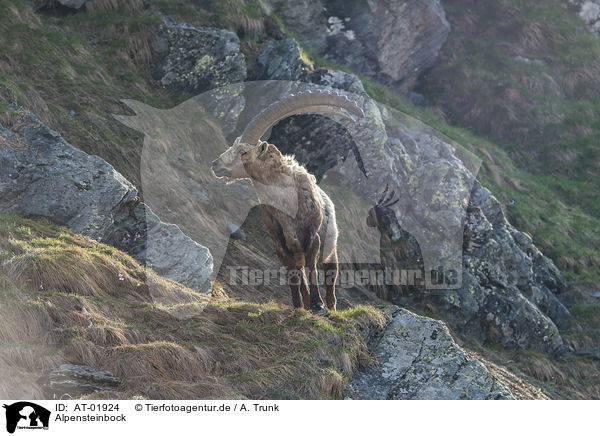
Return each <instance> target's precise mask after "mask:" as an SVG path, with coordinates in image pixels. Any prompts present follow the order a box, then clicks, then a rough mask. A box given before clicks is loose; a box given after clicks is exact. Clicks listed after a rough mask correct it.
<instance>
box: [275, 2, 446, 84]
mask: <svg viewBox="0 0 600 436" xmlns="http://www.w3.org/2000/svg"><path fill="white" fill-rule="evenodd" d="M270 2H271V4H272V6H273V9H274V12H275V13H276V14H277V15H278V16H279V17H280V18H281V19H282V20H283V21H284V23H285V26H286V28H289V30H290V31H292V32H293V33H294V35H296V36H297V37H298V38H299V41H300V43H301V44H302V45H305V46H306V47H308V48H309V49H311V50H312V51H314V52H317V53H319V54H321V55H324V56H325V57H326V58H328V59H331V60H333V61H336V62H339V63H341V64H344V65H347V66H349V67H350V68H352V69H353V71H355V72H357V73H360V74H364V75H366V76H369V77H373V78H376V79H378V80H380V81H382V82H384V83H387V84H390V85H404V84H410V83H412V81H413V80H414V79H415V78H416V77H417V76H418V75H419V74H420V73H421V72H422V71H423V70H425V69H427V68H428V67H430V66H431V65H433V62H434V61H435V59H436V57H437V55H438V52H439V50H440V48H441V47H442V45H443V44H444V42H445V41H446V38H447V36H448V33H449V31H450V25H449V24H448V22H447V20H446V16H445V13H444V9H443V8H442V6H441V4H440V2H439V0H397V1H390V0H372V1H367V0H305V1H302V2H297V1H290V0H270Z"/></svg>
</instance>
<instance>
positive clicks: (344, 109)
mask: <svg viewBox="0 0 600 436" xmlns="http://www.w3.org/2000/svg"><path fill="white" fill-rule="evenodd" d="M306 113H322V114H332V115H339V116H342V117H344V118H347V119H350V120H352V121H354V120H356V118H357V117H358V118H362V117H364V116H365V115H364V112H363V110H362V109H361V108H360V107H358V105H357V104H356V103H355V102H353V101H351V100H349V99H348V98H347V97H345V96H342V95H339V94H334V93H329V92H306V93H301V94H297V95H290V96H289V97H286V98H284V99H283V100H279V101H277V102H275V103H273V104H271V105H270V106H267V107H266V108H265V109H263V110H262V111H261V112H260V113H258V114H257V115H256V116H255V117H254V118H253V119H252V120H251V121H250V123H248V125H247V126H246V128H245V129H244V131H243V133H242V135H241V136H240V137H238V138H237V139H236V140H235V142H234V143H233V145H232V146H231V147H229V148H228V149H227V150H226V151H225V152H224V153H223V154H221V155H220V156H219V157H218V158H217V159H215V160H214V161H213V163H212V170H213V172H214V174H215V176H217V177H219V178H221V177H227V178H229V179H230V181H235V180H238V179H243V178H249V177H250V176H249V175H248V172H247V168H248V165H250V164H251V163H253V162H268V161H270V160H273V161H276V160H278V159H280V158H281V153H280V152H279V150H278V149H277V147H275V146H274V145H272V144H267V143H266V142H262V141H261V140H260V138H261V137H262V136H263V135H264V134H265V132H266V131H267V130H269V128H271V127H272V126H273V125H275V123H277V122H278V121H280V120H282V119H284V118H287V117H289V116H292V115H297V114H306Z"/></svg>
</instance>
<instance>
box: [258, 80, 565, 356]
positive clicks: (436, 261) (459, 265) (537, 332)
mask: <svg viewBox="0 0 600 436" xmlns="http://www.w3.org/2000/svg"><path fill="white" fill-rule="evenodd" d="M352 77H353V75H351V74H348V73H340V72H329V73H327V72H325V71H323V70H317V71H315V72H312V73H310V74H308V75H306V76H305V77H304V79H305V80H307V81H311V82H313V83H319V84H326V86H329V87H332V88H337V89H339V90H342V91H350V89H351V90H352V92H353V93H355V94H354V95H353V97H352V98H354V99H356V98H361V97H360V96H363V97H364V95H365V94H364V91H362V89H361V87H360V86H357V83H358V84H359V83H360V81H359V80H358V79H357V78H356V77H355V76H354V78H355V80H352ZM357 96H359V97H357ZM364 102H365V103H364V104H365V106H364V107H365V108H366V109H367V110H366V111H365V112H366V114H367V117H366V118H367V119H366V120H363V121H360V122H359V127H358V128H357V129H355V130H358V131H359V132H358V133H357V132H356V131H353V128H352V127H349V126H348V125H344V124H343V123H341V124H340V123H338V122H336V121H334V120H331V119H329V118H326V117H321V116H316V115H301V116H295V117H292V118H289V119H287V120H284V121H282V122H280V123H278V124H277V125H276V126H275V127H274V128H273V131H272V133H271V137H270V141H272V142H273V143H275V144H277V145H278V146H279V147H280V148H281V149H282V151H284V152H286V153H293V154H295V155H296V158H297V159H298V160H299V161H300V162H301V163H302V164H304V165H306V166H307V168H308V169H309V170H310V171H311V172H312V173H314V174H315V175H316V176H317V179H318V180H321V178H322V177H323V176H324V175H326V174H327V172H328V171H332V170H335V172H337V173H340V174H343V177H346V178H347V179H345V181H344V184H345V185H346V186H351V187H352V189H353V190H354V191H355V192H359V193H360V194H361V195H363V196H366V197H370V198H372V199H374V201H377V200H376V199H375V198H377V195H376V194H375V193H376V192H377V191H378V190H379V192H381V189H382V187H384V186H386V185H388V184H389V186H390V187H391V188H390V190H391V189H395V191H396V193H398V195H397V197H398V203H396V204H394V205H393V206H392V207H390V208H387V209H386V210H382V211H380V212H381V213H380V219H379V223H378V230H379V231H380V232H381V240H380V247H379V249H380V253H381V260H380V262H381V265H382V266H383V267H385V268H389V269H394V268H396V269H397V268H398V267H400V268H407V267H409V266H411V267H412V268H418V269H420V270H421V271H423V272H425V271H430V269H431V266H434V265H436V266H435V267H436V268H437V265H440V264H442V265H443V262H448V265H449V266H450V268H454V269H457V270H459V271H460V273H461V276H462V277H461V278H462V280H461V281H460V285H459V286H452V287H448V289H443V287H439V286H438V287H437V289H426V287H425V286H420V287H419V286H406V285H405V284H402V285H393V284H392V285H386V286H383V287H381V286H373V290H374V291H376V292H377V293H378V295H380V296H381V297H383V298H386V299H388V300H390V301H392V302H394V303H397V304H400V305H404V306H413V307H415V306H419V305H422V304H423V305H424V306H427V305H428V304H433V306H434V307H435V308H436V309H437V310H438V312H439V313H440V316H442V317H443V319H444V320H445V321H446V322H447V323H448V324H449V325H450V326H451V327H452V328H453V329H455V330H456V331H459V332H461V333H464V334H468V335H470V336H474V337H476V338H478V339H480V340H481V341H483V342H485V343H488V344H489V345H494V346H496V345H500V346H503V347H506V348H526V349H533V350H538V351H543V352H549V353H555V352H562V351H564V350H565V346H564V345H563V342H562V338H561V336H560V334H559V329H565V328H568V326H569V323H570V319H571V315H570V313H569V311H568V310H567V309H566V308H565V306H564V305H563V304H562V303H561V302H560V301H559V299H558V298H557V295H559V294H560V293H561V292H563V291H564V290H565V284H564V281H563V279H562V277H561V274H560V272H559V271H558V269H557V268H556V267H555V266H554V264H553V263H552V261H551V260H550V259H548V258H547V257H545V256H544V255H543V254H542V253H541V252H540V251H539V250H538V249H537V248H536V247H535V245H534V244H533V242H532V240H531V238H530V237H529V236H528V235H526V234H524V233H522V232H519V231H518V230H516V229H515V228H514V227H512V226H511V225H510V224H509V223H508V221H507V220H506V218H505V216H504V213H503V211H502V207H501V205H500V203H499V202H498V200H497V199H496V198H495V197H494V196H493V195H491V193H490V192H489V191H488V190H487V189H485V188H483V187H481V186H480V184H479V183H478V182H477V181H476V180H475V179H474V177H475V174H476V171H477V169H478V165H477V161H474V160H472V159H470V158H469V157H465V156H467V155H468V153H466V152H465V151H464V150H461V148H460V147H459V146H458V145H457V144H453V143H452V142H451V141H449V140H448V138H446V137H444V136H443V135H441V134H439V133H437V132H435V131H434V130H433V129H431V128H429V127H428V126H425V125H423V124H422V123H420V122H418V121H417V120H415V119H412V118H410V117H406V116H404V115H402V114H399V113H395V112H394V111H393V110H392V109H390V108H387V107H385V106H383V105H379V104H375V103H373V102H372V101H370V102H369V101H368V99H367V98H366V97H365V100H364ZM348 168H350V169H351V170H350V171H348ZM325 180H326V179H325ZM329 189H331V188H329ZM326 190H327V189H326ZM327 192H328V193H329V192H330V191H327ZM374 192H375V193H374ZM334 201H335V198H334ZM336 208H338V214H339V215H340V221H341V222H342V223H344V221H345V220H346V221H347V220H348V217H346V216H345V215H344V214H345V211H344V207H343V204H339V205H338V203H336ZM349 213H351V214H352V216H351V217H350V219H355V220H356V218H354V216H355V212H353V211H349ZM382 216H384V217H385V219H381V217H382ZM346 227H348V226H346ZM440 262H441V263H440ZM446 270H448V268H447V269H446Z"/></svg>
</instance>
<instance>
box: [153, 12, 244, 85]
mask: <svg viewBox="0 0 600 436" xmlns="http://www.w3.org/2000/svg"><path fill="white" fill-rule="evenodd" d="M151 49H152V56H153V59H154V60H155V64H154V65H153V67H152V76H153V78H154V79H155V80H157V81H159V82H160V83H161V84H162V85H163V86H164V87H166V88H169V89H173V90H179V91H184V92H188V93H190V94H198V93H200V92H203V91H206V90H209V89H213V88H218V87H220V86H225V85H229V84H231V83H237V82H242V81H244V79H246V60H245V58H244V55H243V54H242V53H241V52H240V40H239V39H238V37H237V35H236V34H235V33H233V32H230V31H228V30H224V29H212V28H209V27H195V26H191V25H187V24H178V23H173V22H171V21H170V20H165V22H164V23H163V24H161V26H160V29H159V34H158V36H157V38H156V39H155V40H154V42H153V43H152V46H151Z"/></svg>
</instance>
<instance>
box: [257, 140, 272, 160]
mask: <svg viewBox="0 0 600 436" xmlns="http://www.w3.org/2000/svg"><path fill="white" fill-rule="evenodd" d="M268 146H269V144H267V143H266V142H261V143H260V145H259V146H258V154H257V155H256V156H257V157H261V156H262V155H263V154H264V152H265V151H266V150H267V147H268Z"/></svg>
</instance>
